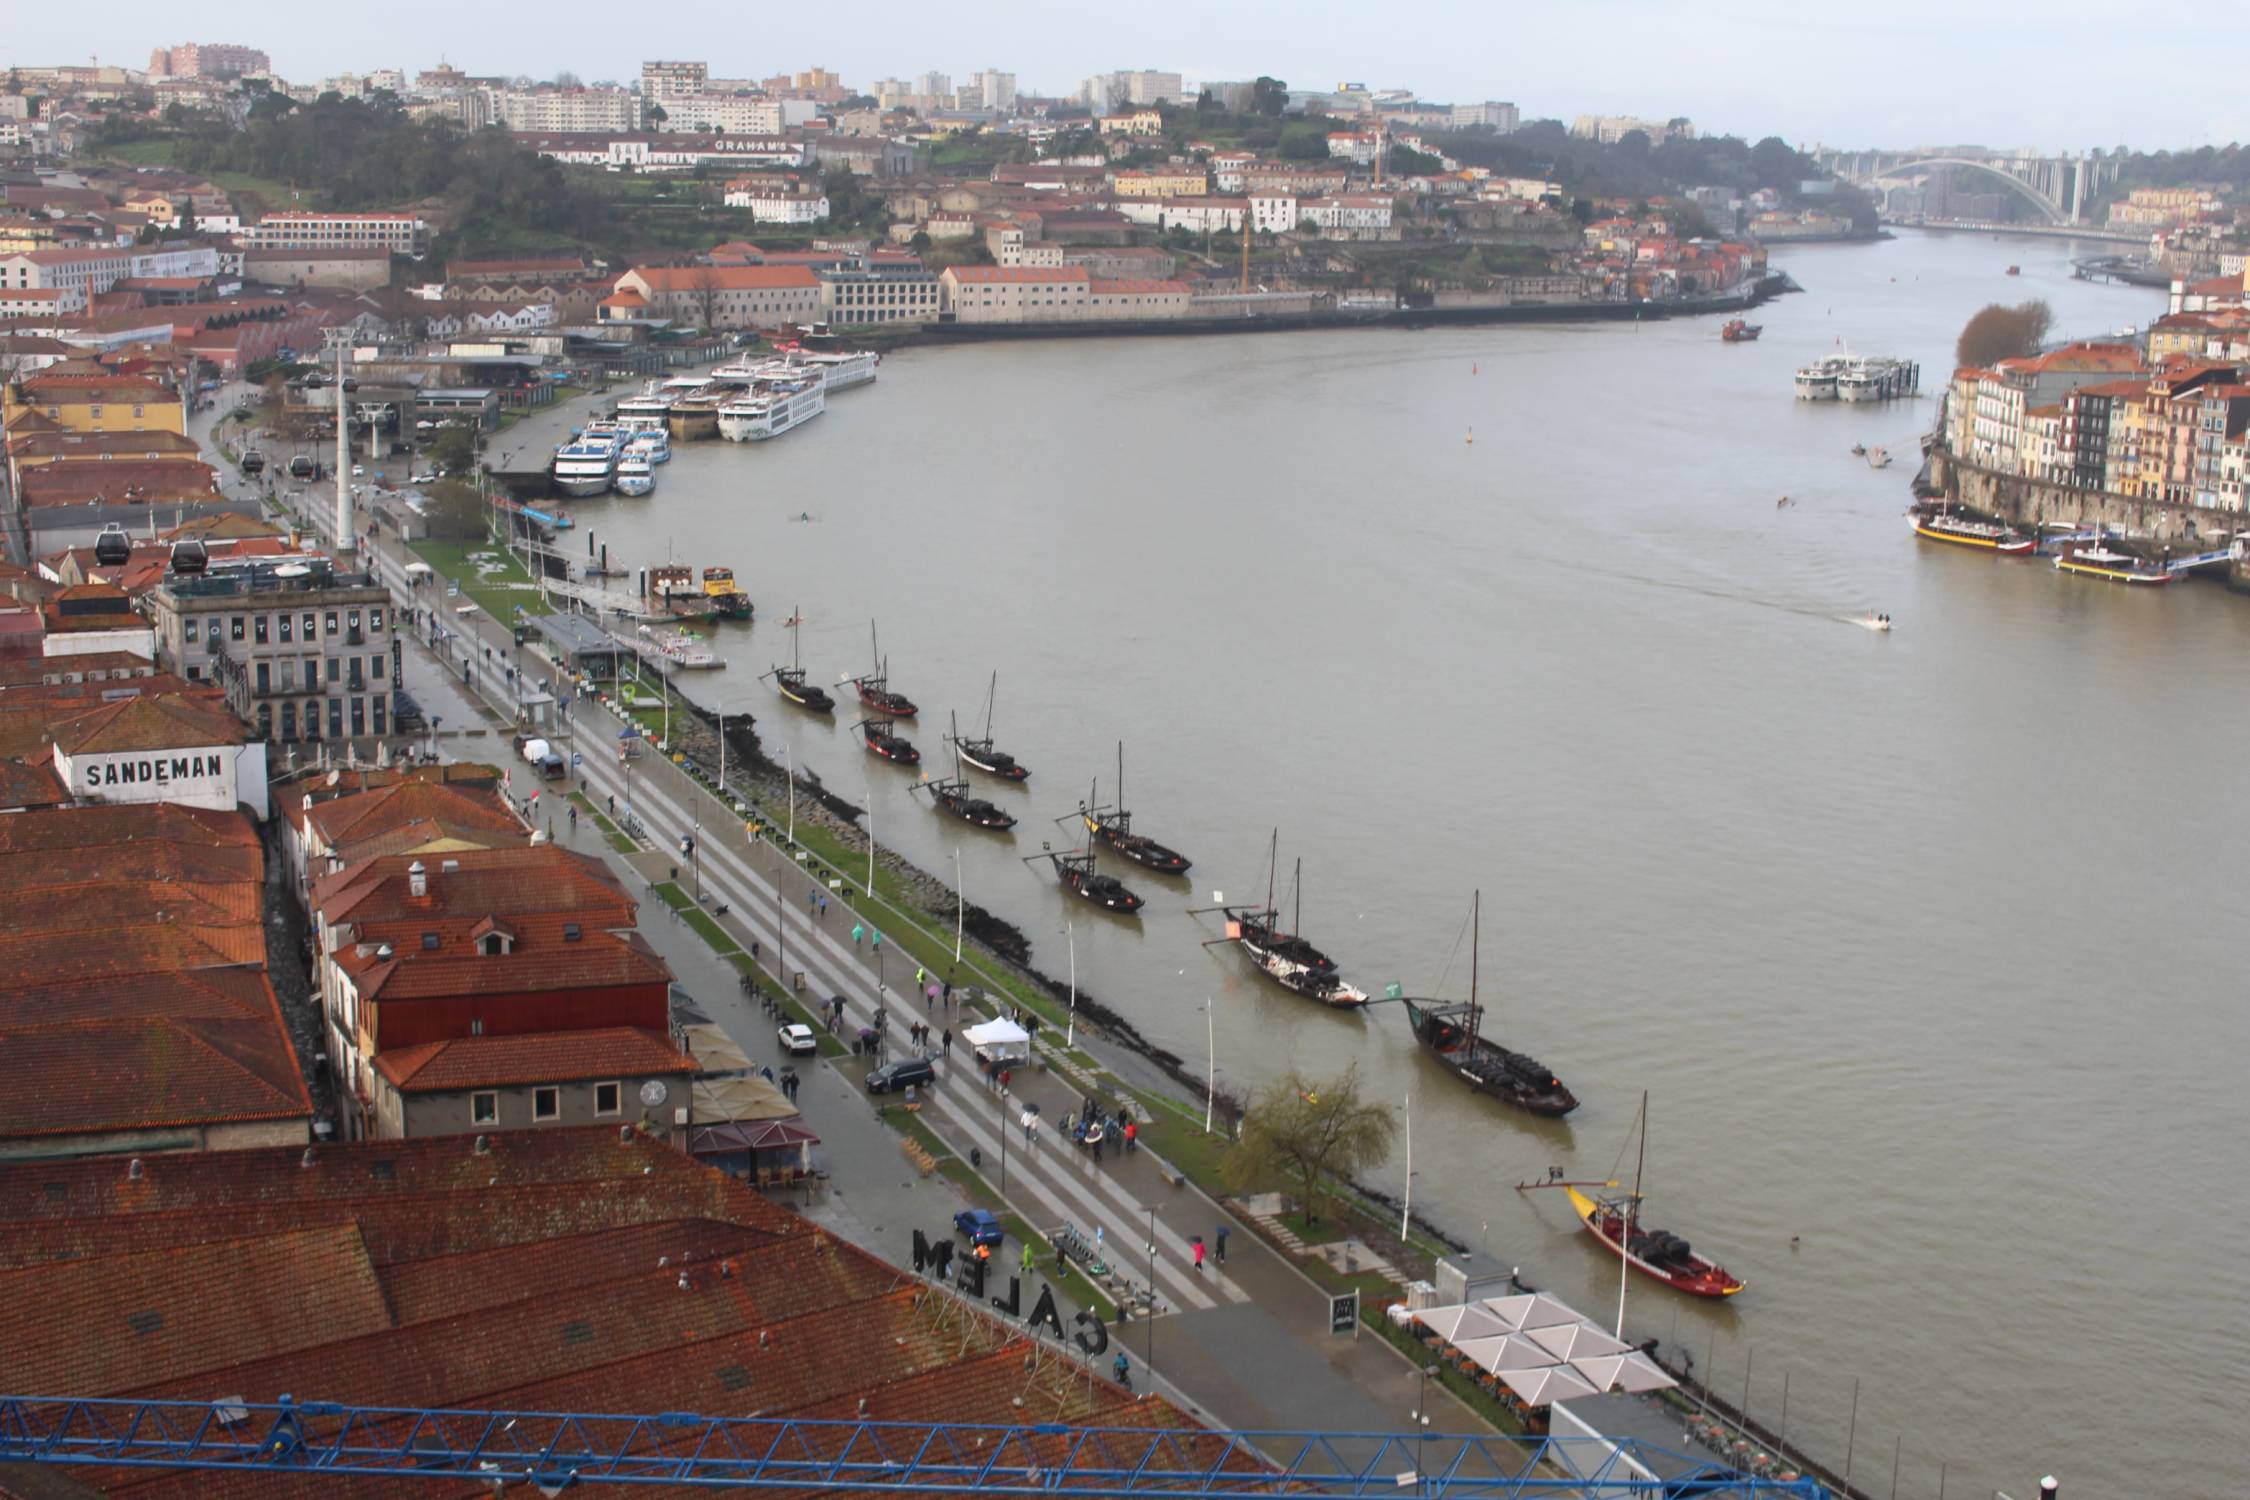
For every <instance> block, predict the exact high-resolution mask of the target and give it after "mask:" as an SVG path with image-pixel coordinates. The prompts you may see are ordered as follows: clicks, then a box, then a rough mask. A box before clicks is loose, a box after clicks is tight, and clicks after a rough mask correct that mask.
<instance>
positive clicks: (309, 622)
mask: <svg viewBox="0 0 2250 1500" xmlns="http://www.w3.org/2000/svg"><path fill="white" fill-rule="evenodd" d="M319 622H320V617H319V616H318V615H315V614H314V613H313V612H312V611H311V610H309V609H308V610H306V611H305V639H306V640H308V641H309V640H311V639H312V638H313V636H314V634H315V630H314V627H315V626H316V625H318V624H319Z"/></svg>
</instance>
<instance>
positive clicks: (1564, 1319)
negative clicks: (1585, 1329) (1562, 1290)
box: [1516, 1292, 1586, 1333]
mask: <svg viewBox="0 0 2250 1500" xmlns="http://www.w3.org/2000/svg"><path fill="white" fill-rule="evenodd" d="M1585 1321H1586V1315H1585V1314H1584V1313H1581V1312H1580V1311H1578V1309H1576V1308H1574V1307H1572V1306H1570V1305H1569V1304H1568V1303H1565V1302H1558V1301H1556V1300H1555V1299H1554V1298H1552V1297H1550V1296H1548V1295H1547V1294H1546V1293H1545V1292H1540V1293H1538V1294H1537V1295H1535V1296H1534V1297H1533V1298H1532V1299H1531V1305H1530V1306H1529V1307H1526V1308H1525V1309H1524V1312H1523V1317H1522V1318H1521V1319H1520V1320H1518V1322H1517V1325H1516V1326H1518V1327H1519V1328H1522V1329H1523V1330H1524V1331H1525V1332H1527V1333H1528V1332H1529V1331H1531V1330H1532V1329H1534V1328H1555V1327H1559V1326H1560V1325H1562V1324H1565V1323H1583V1322H1585Z"/></svg>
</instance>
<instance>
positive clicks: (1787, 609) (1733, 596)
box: [1553, 561, 1889, 630]
mask: <svg viewBox="0 0 2250 1500" xmlns="http://www.w3.org/2000/svg"><path fill="white" fill-rule="evenodd" d="M1553 565H1554V566H1556V567H1560V568H1569V569H1572V570H1574V571H1576V572H1580V573H1592V574H1594V575H1596V576H1598V577H1602V578H1614V579H1617V580H1618V581H1620V582H1623V583H1637V584H1641V585H1643V586H1645V587H1647V588H1652V589H1669V590H1671V591H1672V592H1674V593H1679V594H1700V595H1702V596H1703V597H1704V598H1706V599H1722V600H1725V601H1726V602H1727V603H1729V604H1747V605H1750V606H1751V607H1752V608H1754V609H1770V610H1777V611H1779V612H1780V613H1782V614H1786V615H1801V616H1803V617H1804V618H1806V619H1808V620H1826V621H1830V622H1832V623H1836V624H1841V625H1858V626H1861V627H1863V628H1866V629H1869V630H1874V629H1888V628H1889V627H1888V626H1887V625H1883V626H1877V625H1874V624H1872V623H1870V622H1871V621H1872V620H1873V619H1874V618H1875V617H1874V616H1873V615H1871V614H1855V615H1840V614H1837V613H1836V612H1835V610H1834V609H1833V608H1831V607H1824V606H1819V605H1810V604H1792V603H1790V602H1789V601H1788V600H1786V599H1770V598H1764V597H1761V596H1760V595H1757V594H1752V593H1747V592H1745V591H1743V590H1740V589H1729V588H1721V587H1720V586H1718V585H1716V584H1708V583H1684V582H1682V581H1681V580H1679V579H1677V578H1658V577H1655V576H1653V575H1651V574H1647V573H1629V572H1626V571H1625V570H1623V569H1621V568H1597V567H1594V566H1593V565H1591V564H1589V563H1582V562H1567V561H1557V562H1555V563H1554V564H1553Z"/></svg>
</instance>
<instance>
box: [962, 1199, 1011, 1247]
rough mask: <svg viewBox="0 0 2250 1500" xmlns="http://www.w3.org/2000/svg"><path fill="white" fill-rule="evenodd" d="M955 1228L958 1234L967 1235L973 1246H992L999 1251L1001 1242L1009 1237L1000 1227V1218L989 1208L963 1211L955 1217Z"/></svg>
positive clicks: (965, 1209)
mask: <svg viewBox="0 0 2250 1500" xmlns="http://www.w3.org/2000/svg"><path fill="white" fill-rule="evenodd" d="M953 1227H954V1229H955V1230H956V1231H957V1232H958V1233H961V1234H965V1235H967V1236H968V1237H969V1243H970V1244H972V1245H990V1246H992V1247H993V1248H995V1249H998V1248H999V1245H1000V1242H1001V1241H1002V1240H1004V1239H1006V1238H1007V1237H1008V1233H1007V1231H1006V1230H1004V1229H1002V1228H1001V1227H1000V1219H999V1216H998V1215H996V1214H994V1213H993V1211H992V1210H991V1209H989V1208H964V1209H962V1210H961V1211H960V1212H959V1213H957V1214H955V1215H954V1216H953Z"/></svg>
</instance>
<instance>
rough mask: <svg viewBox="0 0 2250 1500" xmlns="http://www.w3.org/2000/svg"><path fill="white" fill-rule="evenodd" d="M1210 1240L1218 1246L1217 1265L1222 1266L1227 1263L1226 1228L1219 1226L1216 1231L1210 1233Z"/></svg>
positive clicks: (1222, 1225)
mask: <svg viewBox="0 0 2250 1500" xmlns="http://www.w3.org/2000/svg"><path fill="white" fill-rule="evenodd" d="M1211 1238H1212V1239H1213V1240H1214V1241H1215V1242H1216V1243H1217V1245H1218V1251H1219V1264H1220V1265H1222V1266H1223V1265H1225V1264H1226V1263H1227V1226H1226V1225H1224V1224H1221V1225H1220V1226H1219V1227H1218V1228H1217V1230H1215V1231H1214V1232H1213V1233H1212V1236H1211Z"/></svg>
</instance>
